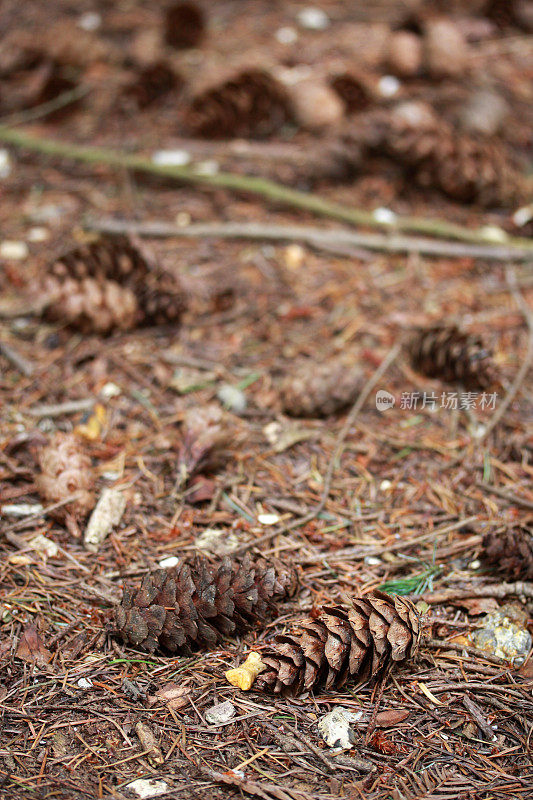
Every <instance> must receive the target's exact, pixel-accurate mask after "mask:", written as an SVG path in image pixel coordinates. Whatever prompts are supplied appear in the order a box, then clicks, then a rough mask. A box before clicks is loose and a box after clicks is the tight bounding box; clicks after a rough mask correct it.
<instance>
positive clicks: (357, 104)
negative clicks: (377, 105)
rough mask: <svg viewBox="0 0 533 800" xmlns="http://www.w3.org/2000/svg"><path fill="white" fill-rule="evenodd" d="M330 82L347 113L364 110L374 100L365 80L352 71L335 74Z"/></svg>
mask: <svg viewBox="0 0 533 800" xmlns="http://www.w3.org/2000/svg"><path fill="white" fill-rule="evenodd" d="M329 83H330V86H331V88H332V89H334V90H335V92H336V93H337V94H338V96H339V97H340V98H341V100H342V101H343V103H344V107H345V110H346V113H347V114H353V113H355V112H359V111H363V110H364V109H365V108H368V106H369V105H370V104H371V102H372V98H371V97H370V94H369V91H368V89H367V87H366V86H365V84H364V82H363V81H362V80H361V79H360V78H358V77H357V75H355V74H353V73H351V72H341V73H339V74H338V75H334V76H333V77H332V78H331V79H330V82H329Z"/></svg>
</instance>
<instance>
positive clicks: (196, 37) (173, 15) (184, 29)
mask: <svg viewBox="0 0 533 800" xmlns="http://www.w3.org/2000/svg"><path fill="white" fill-rule="evenodd" d="M205 27H206V25H205V16H204V13H203V11H202V9H201V8H200V7H199V6H197V5H196V4H195V3H172V4H171V5H170V6H168V8H167V9H166V10H165V18H164V38H165V42H166V43H167V44H168V45H169V46H170V47H175V48H176V49H178V50H181V49H186V48H188V47H197V46H198V45H199V44H200V42H201V41H202V39H203V38H204V35H205Z"/></svg>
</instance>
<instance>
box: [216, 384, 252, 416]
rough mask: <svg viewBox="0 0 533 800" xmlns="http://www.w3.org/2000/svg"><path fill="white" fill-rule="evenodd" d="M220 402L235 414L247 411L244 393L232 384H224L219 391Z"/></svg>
mask: <svg viewBox="0 0 533 800" xmlns="http://www.w3.org/2000/svg"><path fill="white" fill-rule="evenodd" d="M217 397H218V399H219V400H220V402H221V403H222V404H223V405H224V406H225V407H226V408H227V409H228V410H229V411H233V413H234V414H242V413H243V412H244V411H245V410H246V406H247V400H246V395H245V394H244V392H243V391H242V390H241V389H239V388H238V386H232V385H231V383H223V384H221V385H220V386H219V388H218V389H217Z"/></svg>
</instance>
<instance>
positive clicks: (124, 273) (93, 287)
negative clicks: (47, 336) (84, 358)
mask: <svg viewBox="0 0 533 800" xmlns="http://www.w3.org/2000/svg"><path fill="white" fill-rule="evenodd" d="M37 291H38V292H39V294H41V295H44V296H45V297H46V298H47V301H48V302H47V306H46V314H47V316H48V317H49V318H50V319H54V320H61V321H65V322H67V323H68V324H69V325H72V326H73V327H76V328H78V329H79V330H82V331H84V332H91V331H95V332H98V333H108V332H109V331H111V330H114V329H118V330H130V329H132V328H134V327H135V326H136V325H139V324H151V323H152V324H162V323H169V322H177V321H178V320H179V318H180V316H181V313H182V311H183V307H184V296H183V292H182V291H181V287H180V285H179V283H178V280H177V279H176V278H175V277H174V276H172V275H170V273H160V272H158V271H157V269H156V268H155V267H154V265H152V264H151V263H150V262H149V261H148V259H147V258H146V256H145V255H144V254H143V253H142V252H141V250H140V249H139V248H137V247H135V246H134V245H133V244H132V243H131V242H130V241H129V240H128V239H127V238H126V237H102V238H100V239H99V240H98V241H96V242H92V243H90V244H81V245H78V246H76V247H74V248H72V249H71V250H68V251H67V252H66V253H64V254H63V255H61V256H59V257H58V258H57V259H56V260H55V261H54V262H53V263H52V264H51V266H50V268H49V271H48V273H47V274H46V275H45V277H44V278H43V279H42V281H40V282H39V286H38V287H37Z"/></svg>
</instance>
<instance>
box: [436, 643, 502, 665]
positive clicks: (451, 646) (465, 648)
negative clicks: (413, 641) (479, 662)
mask: <svg viewBox="0 0 533 800" xmlns="http://www.w3.org/2000/svg"><path fill="white" fill-rule="evenodd" d="M424 646H425V647H430V648H431V649H432V650H453V651H454V652H455V653H467V654H468V655H469V656H474V657H475V658H482V659H483V660H484V661H488V662H489V664H496V666H498V667H505V668H508V667H509V664H508V662H507V661H505V659H503V658H498V656H493V655H491V654H490V653H485V651H484V650H479V649H478V648H477V647H470V645H465V644H457V642H446V641H443V640H442V639H426V640H424Z"/></svg>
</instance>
